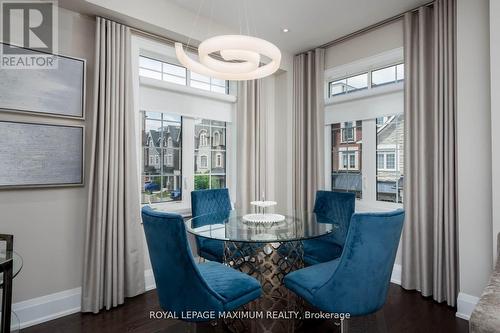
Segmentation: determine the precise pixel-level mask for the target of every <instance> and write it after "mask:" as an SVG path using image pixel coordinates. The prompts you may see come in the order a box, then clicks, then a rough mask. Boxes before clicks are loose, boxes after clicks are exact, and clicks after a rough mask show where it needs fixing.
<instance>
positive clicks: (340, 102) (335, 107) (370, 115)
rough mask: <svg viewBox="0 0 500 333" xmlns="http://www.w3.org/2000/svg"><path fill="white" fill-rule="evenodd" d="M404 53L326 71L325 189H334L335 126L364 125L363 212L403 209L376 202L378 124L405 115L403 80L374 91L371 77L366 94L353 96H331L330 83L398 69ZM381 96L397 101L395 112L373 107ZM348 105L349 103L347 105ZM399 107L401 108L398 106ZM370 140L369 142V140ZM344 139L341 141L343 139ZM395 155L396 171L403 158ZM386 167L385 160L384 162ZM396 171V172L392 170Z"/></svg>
mask: <svg viewBox="0 0 500 333" xmlns="http://www.w3.org/2000/svg"><path fill="white" fill-rule="evenodd" d="M403 59H404V54H403V48H402V47H400V48H397V49H393V50H389V51H387V52H384V53H381V54H377V55H375V56H371V57H368V58H365V59H361V60H357V61H355V62H352V63H348V64H344V65H340V66H337V67H332V68H328V69H326V70H325V80H324V96H325V112H326V114H325V132H324V133H325V147H324V149H325V150H324V151H325V187H326V188H328V189H331V188H332V184H331V182H332V165H331V163H332V162H333V161H332V160H333V159H332V158H331V154H332V141H333V137H332V134H333V133H332V128H331V125H332V124H337V123H341V124H342V123H344V122H349V121H352V122H356V121H360V122H361V130H362V133H363V135H362V136H363V137H362V138H361V139H360V141H361V142H362V144H363V148H362V150H361V152H360V158H361V160H362V163H361V174H362V198H361V199H357V201H356V205H357V208H356V209H360V210H386V209H395V208H400V207H402V206H403V205H402V204H401V203H394V202H385V201H377V140H376V138H377V136H376V133H377V124H376V118H378V117H391V116H395V115H397V114H404V103H403V100H404V91H403V89H404V81H399V82H397V83H395V84H389V85H385V86H377V87H376V88H377V89H372V88H371V75H369V76H368V78H369V80H370V82H369V88H368V89H366V90H363V91H357V92H355V93H352V94H341V95H335V96H334V98H331V97H330V82H334V81H337V80H339V79H342V78H345V77H348V76H355V75H357V74H359V73H362V72H371V71H372V70H377V69H381V68H384V67H390V66H397V65H398V64H401V63H403V62H404V61H403ZM382 95H387V96H388V97H389V96H390V98H391V102H388V103H389V104H388V105H392V106H393V105H395V104H394V103H395V102H396V101H398V102H397V103H400V102H399V101H401V104H397V105H398V106H397V107H396V109H394V108H392V107H391V109H390V111H388V109H387V108H384V107H378V106H374V107H372V105H370V102H369V101H370V100H371V99H373V101H376V100H375V98H377V100H378V98H380V96H382ZM346 102H349V103H346ZM352 102H359V103H363V104H362V105H364V106H365V108H359V109H355V108H353V104H352ZM399 105H400V106H399ZM356 127H357V126H356ZM367 138H370V140H367ZM340 139H342V138H340ZM398 155H399V154H396V159H395V163H396V168H397V165H398V163H399V159H400V158H403V157H402V156H398ZM384 164H385V161H384ZM392 171H393V170H392Z"/></svg>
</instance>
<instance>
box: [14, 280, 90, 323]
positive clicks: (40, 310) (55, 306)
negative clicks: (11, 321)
mask: <svg viewBox="0 0 500 333" xmlns="http://www.w3.org/2000/svg"><path fill="white" fill-rule="evenodd" d="M81 296H82V288H81V287H78V288H74V289H69V290H64V291H61V292H57V293H54V294H50V295H45V296H41V297H36V298H32V299H29V300H26V301H22V302H19V303H15V304H13V305H12V310H13V311H14V312H15V313H16V314H17V316H18V318H19V322H20V327H21V329H23V328H25V327H29V326H33V325H36V324H40V323H43V322H46V321H49V320H53V319H56V318H60V317H64V316H67V315H70V314H73V313H76V312H79V311H80V302H81Z"/></svg>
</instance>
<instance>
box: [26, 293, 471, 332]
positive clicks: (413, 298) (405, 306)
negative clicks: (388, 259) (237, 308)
mask: <svg viewBox="0 0 500 333" xmlns="http://www.w3.org/2000/svg"><path fill="white" fill-rule="evenodd" d="M154 310H160V308H159V305H158V299H157V296H156V292H155V291H154V290H153V291H149V292H147V293H145V294H143V295H141V296H138V297H135V298H131V299H128V300H127V302H126V303H125V305H122V306H120V307H118V308H116V309H114V310H111V311H103V312H102V313H100V314H98V315H93V314H80V313H78V314H73V315H70V316H66V317H63V318H60V319H56V320H53V321H50V322H46V323H43V324H40V325H37V326H32V327H29V328H26V329H24V330H22V331H21V332H23V333H34V332H37V333H58V332H71V333H82V332H85V333H87V332H88V333H104V332H106V333H115V332H116V333H118V332H120V333H122V332H134V333H139V332H140V333H150V332H157V333H159V332H164V333H181V332H207V333H208V332H214V333H218V332H229V330H228V329H227V328H226V327H225V326H224V325H223V324H221V323H219V324H218V325H216V326H213V325H212V324H211V323H202V324H193V323H186V322H182V321H179V320H168V319H165V320H162V319H149V312H150V311H154ZM348 326H349V327H348V332H363V333H364V332H397V333H400V332H424V333H440V332H442V333H449V332H459V333H462V332H468V323H467V321H465V320H462V319H459V318H457V317H455V310H454V309H453V308H450V307H448V306H446V305H444V304H438V303H436V302H434V301H432V300H430V299H428V298H424V297H422V296H421V295H420V294H419V293H417V292H414V291H406V290H404V289H402V288H401V287H400V286H398V285H395V284H391V288H390V291H389V297H388V299H387V303H386V304H385V306H384V308H383V309H382V310H380V311H378V312H377V313H376V314H373V315H370V316H365V317H359V318H351V319H349V322H348ZM248 331H250V330H245V332H248ZM252 331H253V332H256V333H260V332H263V330H261V329H252ZM281 331H282V330H279V329H277V328H276V329H272V332H281ZM240 332H241V330H240ZM296 332H299V333H300V332H304V333H305V332H340V327H339V326H338V323H335V322H334V321H333V320H305V321H303V322H302V324H301V325H300V327H299V328H297V329H296Z"/></svg>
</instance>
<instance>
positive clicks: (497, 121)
mask: <svg viewBox="0 0 500 333" xmlns="http://www.w3.org/2000/svg"><path fill="white" fill-rule="evenodd" d="M490 70H491V75H490V78H491V160H492V166H491V170H492V181H491V186H492V189H493V193H492V197H491V199H492V202H495V203H497V202H500V131H498V129H499V128H500V94H499V93H498V92H500V1H498V0H490ZM492 213H493V216H492V217H493V256H494V258H493V260H494V262H496V260H497V235H498V233H500V206H499V205H493V212H492Z"/></svg>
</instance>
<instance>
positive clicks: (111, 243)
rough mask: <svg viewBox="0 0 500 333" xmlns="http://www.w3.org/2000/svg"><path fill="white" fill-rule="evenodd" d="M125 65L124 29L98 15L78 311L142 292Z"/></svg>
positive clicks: (132, 135) (130, 104)
mask: <svg viewBox="0 0 500 333" xmlns="http://www.w3.org/2000/svg"><path fill="white" fill-rule="evenodd" d="M130 69H131V68H130V30H129V28H128V27H125V26H123V25H121V24H118V23H115V22H112V21H108V20H106V19H102V18H97V30H96V58H95V83H94V84H95V86H94V110H93V111H94V114H93V117H94V121H93V143H92V153H91V155H90V163H91V171H90V181H89V206H88V212H87V230H86V239H85V258H84V267H83V271H84V274H83V289H82V311H83V312H94V313H96V312H98V311H99V310H100V309H102V308H106V309H110V308H112V307H115V306H117V305H119V304H122V303H123V302H124V298H125V297H131V296H135V295H138V294H140V293H142V292H144V263H143V251H142V249H143V245H142V234H141V232H142V231H141V225H140V221H141V219H140V204H139V202H140V201H139V184H138V179H137V165H136V163H137V161H136V160H137V157H136V150H135V147H136V143H137V141H136V135H135V128H134V114H133V102H132V89H131V72H130Z"/></svg>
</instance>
